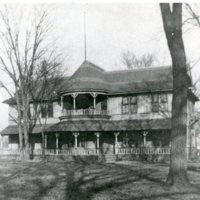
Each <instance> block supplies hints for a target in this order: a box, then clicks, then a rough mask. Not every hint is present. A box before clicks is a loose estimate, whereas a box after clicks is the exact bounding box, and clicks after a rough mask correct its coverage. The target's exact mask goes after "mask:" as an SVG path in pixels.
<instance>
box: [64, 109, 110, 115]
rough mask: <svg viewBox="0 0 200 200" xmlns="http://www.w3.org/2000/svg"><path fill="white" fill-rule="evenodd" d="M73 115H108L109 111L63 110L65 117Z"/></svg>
mask: <svg viewBox="0 0 200 200" xmlns="http://www.w3.org/2000/svg"><path fill="white" fill-rule="evenodd" d="M71 115H83V116H84V115H108V111H107V110H97V109H76V110H63V116H71Z"/></svg>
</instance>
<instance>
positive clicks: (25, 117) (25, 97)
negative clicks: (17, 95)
mask: <svg viewBox="0 0 200 200" xmlns="http://www.w3.org/2000/svg"><path fill="white" fill-rule="evenodd" d="M22 104H23V114H24V115H23V128H24V150H25V151H24V158H25V159H26V160H29V159H30V158H31V156H30V154H31V153H30V141H29V129H30V127H29V99H28V94H24V93H23V94H22Z"/></svg>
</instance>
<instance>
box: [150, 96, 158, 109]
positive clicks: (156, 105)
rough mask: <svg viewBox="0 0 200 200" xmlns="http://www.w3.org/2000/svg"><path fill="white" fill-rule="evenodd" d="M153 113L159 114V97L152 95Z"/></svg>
mask: <svg viewBox="0 0 200 200" xmlns="http://www.w3.org/2000/svg"><path fill="white" fill-rule="evenodd" d="M151 98H152V112H159V95H158V94H154V95H152V97H151Z"/></svg>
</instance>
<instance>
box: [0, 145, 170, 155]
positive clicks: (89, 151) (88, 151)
mask: <svg viewBox="0 0 200 200" xmlns="http://www.w3.org/2000/svg"><path fill="white" fill-rule="evenodd" d="M109 152H110V151H109ZM109 152H107V151H106V149H96V148H68V149H45V155H68V156H76V155H77V156H78V155H80V156H85V155H99V154H109ZM113 152H114V151H113ZM19 153H20V152H19V150H18V149H0V155H19ZM31 153H32V154H33V155H42V149H34V150H33V151H32V152H31ZM115 153H116V154H121V155H124V154H160V155H169V154H170V148H145V147H141V148H117V149H115Z"/></svg>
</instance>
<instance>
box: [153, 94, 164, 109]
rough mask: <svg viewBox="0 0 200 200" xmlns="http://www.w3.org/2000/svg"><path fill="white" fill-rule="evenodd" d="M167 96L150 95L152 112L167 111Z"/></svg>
mask: <svg viewBox="0 0 200 200" xmlns="http://www.w3.org/2000/svg"><path fill="white" fill-rule="evenodd" d="M167 110H168V96H167V94H154V95H152V112H159V111H167Z"/></svg>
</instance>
